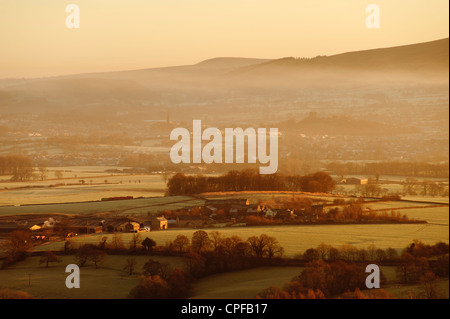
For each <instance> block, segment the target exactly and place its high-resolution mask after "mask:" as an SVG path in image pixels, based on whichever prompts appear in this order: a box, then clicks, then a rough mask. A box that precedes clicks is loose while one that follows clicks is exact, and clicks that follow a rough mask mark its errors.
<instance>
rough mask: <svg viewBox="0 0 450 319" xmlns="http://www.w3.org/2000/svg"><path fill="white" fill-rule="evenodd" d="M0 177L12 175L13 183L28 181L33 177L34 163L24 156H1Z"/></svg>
mask: <svg viewBox="0 0 450 319" xmlns="http://www.w3.org/2000/svg"><path fill="white" fill-rule="evenodd" d="M0 175H12V178H11V180H12V181H27V180H30V179H31V178H32V177H33V162H32V161H31V159H30V158H28V157H26V156H22V155H3V156H0Z"/></svg>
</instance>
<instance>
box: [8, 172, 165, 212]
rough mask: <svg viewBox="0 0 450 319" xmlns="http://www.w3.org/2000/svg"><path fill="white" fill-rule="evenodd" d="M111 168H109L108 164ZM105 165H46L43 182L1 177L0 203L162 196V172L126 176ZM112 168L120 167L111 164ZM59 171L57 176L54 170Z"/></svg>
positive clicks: (163, 185)
mask: <svg viewBox="0 0 450 319" xmlns="http://www.w3.org/2000/svg"><path fill="white" fill-rule="evenodd" d="M111 168H112V167H111ZM107 169H109V168H108V167H95V166H93V167H58V168H48V170H49V172H48V174H47V175H48V176H47V179H44V180H43V181H26V182H9V181H8V179H9V178H10V177H9V176H2V177H0V206H2V205H29V204H44V203H70V202H84V201H97V200H101V199H102V198H105V197H119V196H133V197H135V198H136V197H156V196H163V195H164V192H165V183H164V180H163V178H162V177H161V175H126V174H118V173H114V174H111V173H107V172H105V170H107ZM114 169H122V168H120V167H114ZM57 170H58V171H62V172H63V177H62V178H60V179H57V178H56V177H55V176H54V171H57Z"/></svg>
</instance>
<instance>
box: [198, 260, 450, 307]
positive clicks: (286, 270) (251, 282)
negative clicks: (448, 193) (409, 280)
mask: <svg viewBox="0 0 450 319" xmlns="http://www.w3.org/2000/svg"><path fill="white" fill-rule="evenodd" d="M380 268H381V271H382V272H383V274H384V275H385V276H386V279H387V283H386V286H384V287H381V288H384V289H385V290H387V291H388V292H390V293H391V294H392V295H393V297H394V298H395V299H405V298H407V296H408V292H409V291H411V292H413V293H415V294H420V293H422V292H423V287H422V286H420V285H418V284H417V285H401V284H397V283H396V281H397V278H396V274H395V267H390V266H384V267H380ZM302 269H303V268H301V267H264V268H257V269H250V270H241V271H236V272H232V273H225V274H218V275H212V276H208V277H206V278H203V279H201V280H200V281H198V282H197V283H195V284H194V287H193V295H194V296H193V298H192V299H222V298H229V299H252V298H254V297H255V295H256V294H258V293H259V292H261V291H262V290H263V289H265V288H269V287H270V286H278V287H280V288H283V286H284V285H285V284H286V283H288V282H289V281H291V279H292V278H294V277H295V276H298V275H299V274H300V273H301V271H302ZM448 284H449V280H448V278H447V279H442V280H439V281H438V283H437V286H438V289H439V290H440V292H441V293H442V295H443V297H445V298H448V296H449V288H448Z"/></svg>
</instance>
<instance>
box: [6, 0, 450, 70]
mask: <svg viewBox="0 0 450 319" xmlns="http://www.w3.org/2000/svg"><path fill="white" fill-rule="evenodd" d="M70 3H74V4H77V5H78V6H79V8H80V28H79V29H68V28H67V27H66V24H65V21H66V18H67V16H68V15H69V13H66V12H65V9H66V6H67V5H68V4H70ZM371 3H374V4H377V5H378V6H379V8H380V23H381V25H380V26H381V27H380V28H379V29H368V28H367V27H366V23H365V20H366V17H367V16H368V15H369V14H368V13H366V11H365V9H366V6H367V5H368V4H371ZM448 11H449V1H448V0H431V1H429V0H369V1H364V0H68V1H63V0H0V78H4V77H37V76H52V75H61V74H70V73H82V72H94V71H95V72H96V71H114V70H126V69H140V68H150V67H159V66H172V65H183V64H194V63H197V62H200V61H202V60H205V59H209V58H213V57H255V58H281V57H287V56H294V57H313V56H317V55H332V54H336V53H342V52H347V51H355V50H361V49H372V48H379V47H389V46H396V45H403V44H412V43H417V42H426V41H431V40H437V39H441V38H446V37H448V34H449V29H448V21H449V14H448Z"/></svg>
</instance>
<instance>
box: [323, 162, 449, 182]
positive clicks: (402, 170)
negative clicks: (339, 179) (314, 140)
mask: <svg viewBox="0 0 450 319" xmlns="http://www.w3.org/2000/svg"><path fill="white" fill-rule="evenodd" d="M326 168H327V171H330V172H333V173H334V174H338V175H340V176H345V175H349V174H350V175H369V176H378V177H379V176H380V175H393V176H415V177H443V178H448V177H449V163H448V162H446V163H427V162H399V161H386V162H375V163H364V162H344V163H343V162H331V163H328V164H327V166H326Z"/></svg>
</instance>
